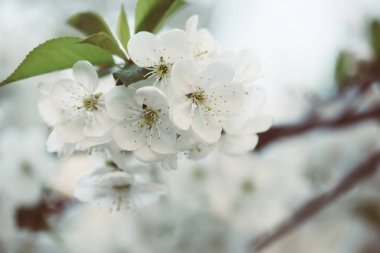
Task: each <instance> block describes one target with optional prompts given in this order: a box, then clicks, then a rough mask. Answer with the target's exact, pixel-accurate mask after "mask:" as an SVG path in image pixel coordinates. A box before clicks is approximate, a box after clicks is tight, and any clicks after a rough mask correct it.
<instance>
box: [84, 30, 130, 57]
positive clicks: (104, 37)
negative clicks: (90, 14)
mask: <svg viewBox="0 0 380 253" xmlns="http://www.w3.org/2000/svg"><path fill="white" fill-rule="evenodd" d="M81 43H86V44H91V45H94V46H98V47H100V48H103V49H104V50H107V51H108V52H110V53H111V54H114V55H117V56H119V57H120V58H122V59H124V60H127V58H126V57H125V54H124V52H123V51H122V50H121V49H120V47H119V44H117V42H116V41H115V40H114V39H113V38H112V37H111V36H109V35H108V34H107V33H105V32H99V33H95V34H92V35H90V36H88V37H87V38H85V39H83V40H82V41H81Z"/></svg>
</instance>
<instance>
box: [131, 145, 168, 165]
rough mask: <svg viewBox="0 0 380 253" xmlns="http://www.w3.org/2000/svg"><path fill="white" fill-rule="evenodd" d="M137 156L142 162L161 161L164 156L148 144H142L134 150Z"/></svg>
mask: <svg viewBox="0 0 380 253" xmlns="http://www.w3.org/2000/svg"><path fill="white" fill-rule="evenodd" d="M133 154H134V155H135V157H136V158H137V159H139V160H140V161H142V162H147V163H154V162H158V161H160V160H161V159H162V158H163V157H164V156H163V155H160V154H158V153H156V152H154V151H153V150H152V149H150V148H149V147H148V146H147V145H144V146H142V147H141V148H139V149H138V150H135V151H134V152H133Z"/></svg>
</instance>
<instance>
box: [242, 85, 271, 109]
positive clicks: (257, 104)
mask: <svg viewBox="0 0 380 253" xmlns="http://www.w3.org/2000/svg"><path fill="white" fill-rule="evenodd" d="M245 92H246V105H245V106H244V107H246V109H247V110H248V111H250V112H257V111H259V110H260V109H261V108H262V107H263V106H264V104H265V101H266V97H267V95H266V89H265V88H264V87H262V86H257V85H254V86H245Z"/></svg>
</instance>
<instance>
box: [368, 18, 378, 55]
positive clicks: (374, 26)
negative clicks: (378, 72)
mask: <svg viewBox="0 0 380 253" xmlns="http://www.w3.org/2000/svg"><path fill="white" fill-rule="evenodd" d="M370 33H371V45H372V49H373V51H374V53H375V55H376V56H377V57H380V21H378V20H374V21H372V23H371V27H370Z"/></svg>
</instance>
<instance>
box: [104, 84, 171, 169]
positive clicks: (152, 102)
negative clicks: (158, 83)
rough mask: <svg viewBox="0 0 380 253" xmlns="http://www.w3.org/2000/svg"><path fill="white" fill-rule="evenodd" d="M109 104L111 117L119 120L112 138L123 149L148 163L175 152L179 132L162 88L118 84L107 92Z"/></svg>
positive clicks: (108, 108) (107, 102)
mask: <svg viewBox="0 0 380 253" xmlns="http://www.w3.org/2000/svg"><path fill="white" fill-rule="evenodd" d="M106 105H107V110H108V112H109V114H110V115H111V117H113V118H114V119H116V120H118V121H119V122H118V124H117V125H116V126H115V128H114V131H113V138H114V140H115V142H116V144H117V145H118V146H119V147H120V148H122V149H124V150H128V151H134V154H135V155H136V157H137V158H138V159H140V160H142V161H147V162H152V161H157V160H160V158H161V157H162V155H166V154H174V153H175V152H176V132H175V131H174V129H173V127H172V124H171V122H170V120H169V115H168V104H167V100H166V96H165V94H164V93H163V92H162V91H161V90H160V89H158V88H155V87H142V88H139V89H137V90H135V89H134V88H132V87H129V88H125V87H123V86H118V87H115V88H113V89H112V90H111V91H110V92H109V93H108V94H107V96H106Z"/></svg>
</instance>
